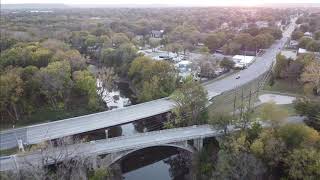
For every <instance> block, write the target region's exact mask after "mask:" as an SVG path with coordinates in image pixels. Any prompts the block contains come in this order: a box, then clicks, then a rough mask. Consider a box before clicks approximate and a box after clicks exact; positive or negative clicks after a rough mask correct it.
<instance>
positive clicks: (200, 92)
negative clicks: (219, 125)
mask: <svg viewBox="0 0 320 180" xmlns="http://www.w3.org/2000/svg"><path fill="white" fill-rule="evenodd" d="M171 99H172V100H173V101H174V102H175V108H174V109H173V114H174V116H175V117H174V120H173V122H172V123H173V124H174V125H175V126H190V125H193V124H202V123H204V122H206V119H205V117H204V116H205V115H206V105H207V102H208V99H207V92H206V91H205V90H204V88H203V87H202V86H201V84H200V83H199V82H197V81H194V80H193V79H192V77H187V78H186V79H185V80H184V81H183V83H182V85H181V87H180V88H179V89H177V90H176V91H175V92H174V93H173V94H172V96H171Z"/></svg>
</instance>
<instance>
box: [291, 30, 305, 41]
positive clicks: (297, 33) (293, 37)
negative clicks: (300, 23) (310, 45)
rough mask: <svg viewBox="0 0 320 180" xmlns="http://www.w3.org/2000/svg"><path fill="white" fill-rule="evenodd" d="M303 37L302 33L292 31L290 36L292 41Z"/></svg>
mask: <svg viewBox="0 0 320 180" xmlns="http://www.w3.org/2000/svg"><path fill="white" fill-rule="evenodd" d="M303 35H304V33H303V32H301V31H293V33H292V35H291V39H292V40H299V39H300V38H302V37H303Z"/></svg>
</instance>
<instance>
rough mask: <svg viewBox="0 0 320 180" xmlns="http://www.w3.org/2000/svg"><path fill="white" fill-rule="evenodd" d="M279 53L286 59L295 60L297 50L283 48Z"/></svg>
mask: <svg viewBox="0 0 320 180" xmlns="http://www.w3.org/2000/svg"><path fill="white" fill-rule="evenodd" d="M280 54H281V55H283V56H285V57H286V58H287V59H292V60H296V59H297V51H296V50H283V51H281V52H280Z"/></svg>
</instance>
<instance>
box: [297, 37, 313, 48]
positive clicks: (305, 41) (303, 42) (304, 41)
mask: <svg viewBox="0 0 320 180" xmlns="http://www.w3.org/2000/svg"><path fill="white" fill-rule="evenodd" d="M311 42H312V39H311V38H309V37H302V38H300V39H299V47H300V48H305V49H306V48H307V45H308V44H309V43H311Z"/></svg>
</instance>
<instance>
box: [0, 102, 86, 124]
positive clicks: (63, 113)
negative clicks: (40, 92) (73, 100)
mask: <svg viewBox="0 0 320 180" xmlns="http://www.w3.org/2000/svg"><path fill="white" fill-rule="evenodd" d="M90 113H92V111H90V110H88V109H87V108H85V107H77V108H72V109H68V110H53V109H51V108H49V107H43V108H41V109H37V110H36V111H35V112H34V113H32V114H30V115H29V116H24V117H23V119H21V120H20V121H18V122H17V123H16V124H15V127H21V126H27V125H33V124H38V123H45V122H50V121H57V120H61V119H65V118H71V117H76V116H81V115H86V114H90ZM8 128H12V122H7V123H2V124H1V128H0V129H1V130H4V129H8Z"/></svg>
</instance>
